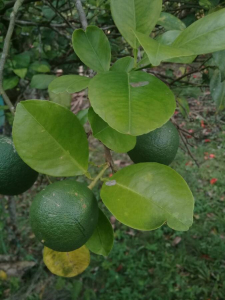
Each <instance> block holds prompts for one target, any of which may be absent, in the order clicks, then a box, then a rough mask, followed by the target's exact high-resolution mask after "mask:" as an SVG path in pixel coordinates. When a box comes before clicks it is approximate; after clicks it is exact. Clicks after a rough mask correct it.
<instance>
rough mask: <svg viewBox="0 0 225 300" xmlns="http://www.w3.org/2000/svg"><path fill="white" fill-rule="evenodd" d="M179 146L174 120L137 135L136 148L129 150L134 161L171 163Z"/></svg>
mask: <svg viewBox="0 0 225 300" xmlns="http://www.w3.org/2000/svg"><path fill="white" fill-rule="evenodd" d="M178 147H179V134H178V131H177V129H176V127H175V126H174V125H173V123H172V122H170V121H169V122H167V123H166V124H165V125H163V126H162V127H160V128H157V129H156V130H154V131H151V132H149V133H147V134H144V135H141V136H138V137H137V143H136V146H135V147H134V149H132V150H131V151H129V152H128V155H129V156H130V158H131V160H132V161H133V162H134V163H141V162H157V163H160V164H164V165H169V164H171V162H172V161H173V160H174V158H175V156H176V154H177V150H178Z"/></svg>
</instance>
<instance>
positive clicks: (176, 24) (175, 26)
mask: <svg viewBox="0 0 225 300" xmlns="http://www.w3.org/2000/svg"><path fill="white" fill-rule="evenodd" d="M157 24H158V25H161V26H163V27H164V28H165V29H166V30H184V29H185V28H186V25H185V24H184V23H183V22H182V21H181V20H180V19H178V18H177V17H175V16H174V15H172V14H169V13H167V12H161V14H160V18H159V19H158V21H157Z"/></svg>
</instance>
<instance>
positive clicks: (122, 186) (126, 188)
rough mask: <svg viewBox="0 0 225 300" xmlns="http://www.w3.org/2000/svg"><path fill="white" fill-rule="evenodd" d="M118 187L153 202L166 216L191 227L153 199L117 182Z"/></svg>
mask: <svg viewBox="0 0 225 300" xmlns="http://www.w3.org/2000/svg"><path fill="white" fill-rule="evenodd" d="M116 185H117V186H120V187H121V188H124V189H125V190H128V191H130V192H131V193H133V194H135V195H138V196H141V197H143V198H144V199H146V200H148V201H149V200H150V201H151V202H152V204H153V205H155V206H156V207H157V208H160V209H161V210H163V211H164V212H165V213H166V214H169V215H170V216H171V217H172V218H175V219H176V220H178V221H179V222H180V223H181V224H182V225H184V226H188V227H189V225H187V224H185V223H183V222H182V221H181V220H180V219H178V218H177V217H175V216H173V215H172V214H171V213H170V212H168V211H166V210H165V209H164V208H163V207H161V206H160V205H158V204H156V203H155V202H154V201H153V200H152V198H146V197H145V196H143V195H141V194H138V193H137V192H135V191H133V190H131V189H129V188H128V187H127V186H125V185H123V184H120V183H118V181H117V183H116ZM165 221H168V220H165Z"/></svg>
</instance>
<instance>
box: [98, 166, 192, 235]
mask: <svg viewBox="0 0 225 300" xmlns="http://www.w3.org/2000/svg"><path fill="white" fill-rule="evenodd" d="M101 198H102V200H103V202H104V204H105V205H106V207H107V208H108V209H109V210H110V211H111V213H112V214H113V215H114V216H115V217H116V218H117V219H118V220H119V221H120V222H122V223H123V224H125V225H128V226H130V227H132V228H135V229H140V230H154V229H156V228H159V227H160V226H162V225H163V224H165V223H167V225H168V226H169V227H171V228H172V229H174V230H179V231H185V230H188V229H189V227H190V226H191V225H192V222H193V209H194V199H193V196H192V193H191V191H190V189H189V187H188V185H187V184H186V182H185V181H184V179H183V178H182V177H181V176H180V175H179V174H178V173H176V172H175V171H174V170H173V169H171V168H170V167H167V166H164V165H161V164H157V163H141V164H137V165H131V166H129V167H126V168H124V169H122V170H120V171H119V172H117V173H116V174H115V175H113V177H111V178H110V180H109V181H108V182H105V183H104V185H103V188H102V190H101Z"/></svg>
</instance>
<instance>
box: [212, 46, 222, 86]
mask: <svg viewBox="0 0 225 300" xmlns="http://www.w3.org/2000/svg"><path fill="white" fill-rule="evenodd" d="M213 60H214V62H215V64H216V66H217V67H218V68H219V69H220V72H221V79H222V81H223V80H225V50H223V51H218V52H214V53H213Z"/></svg>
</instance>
